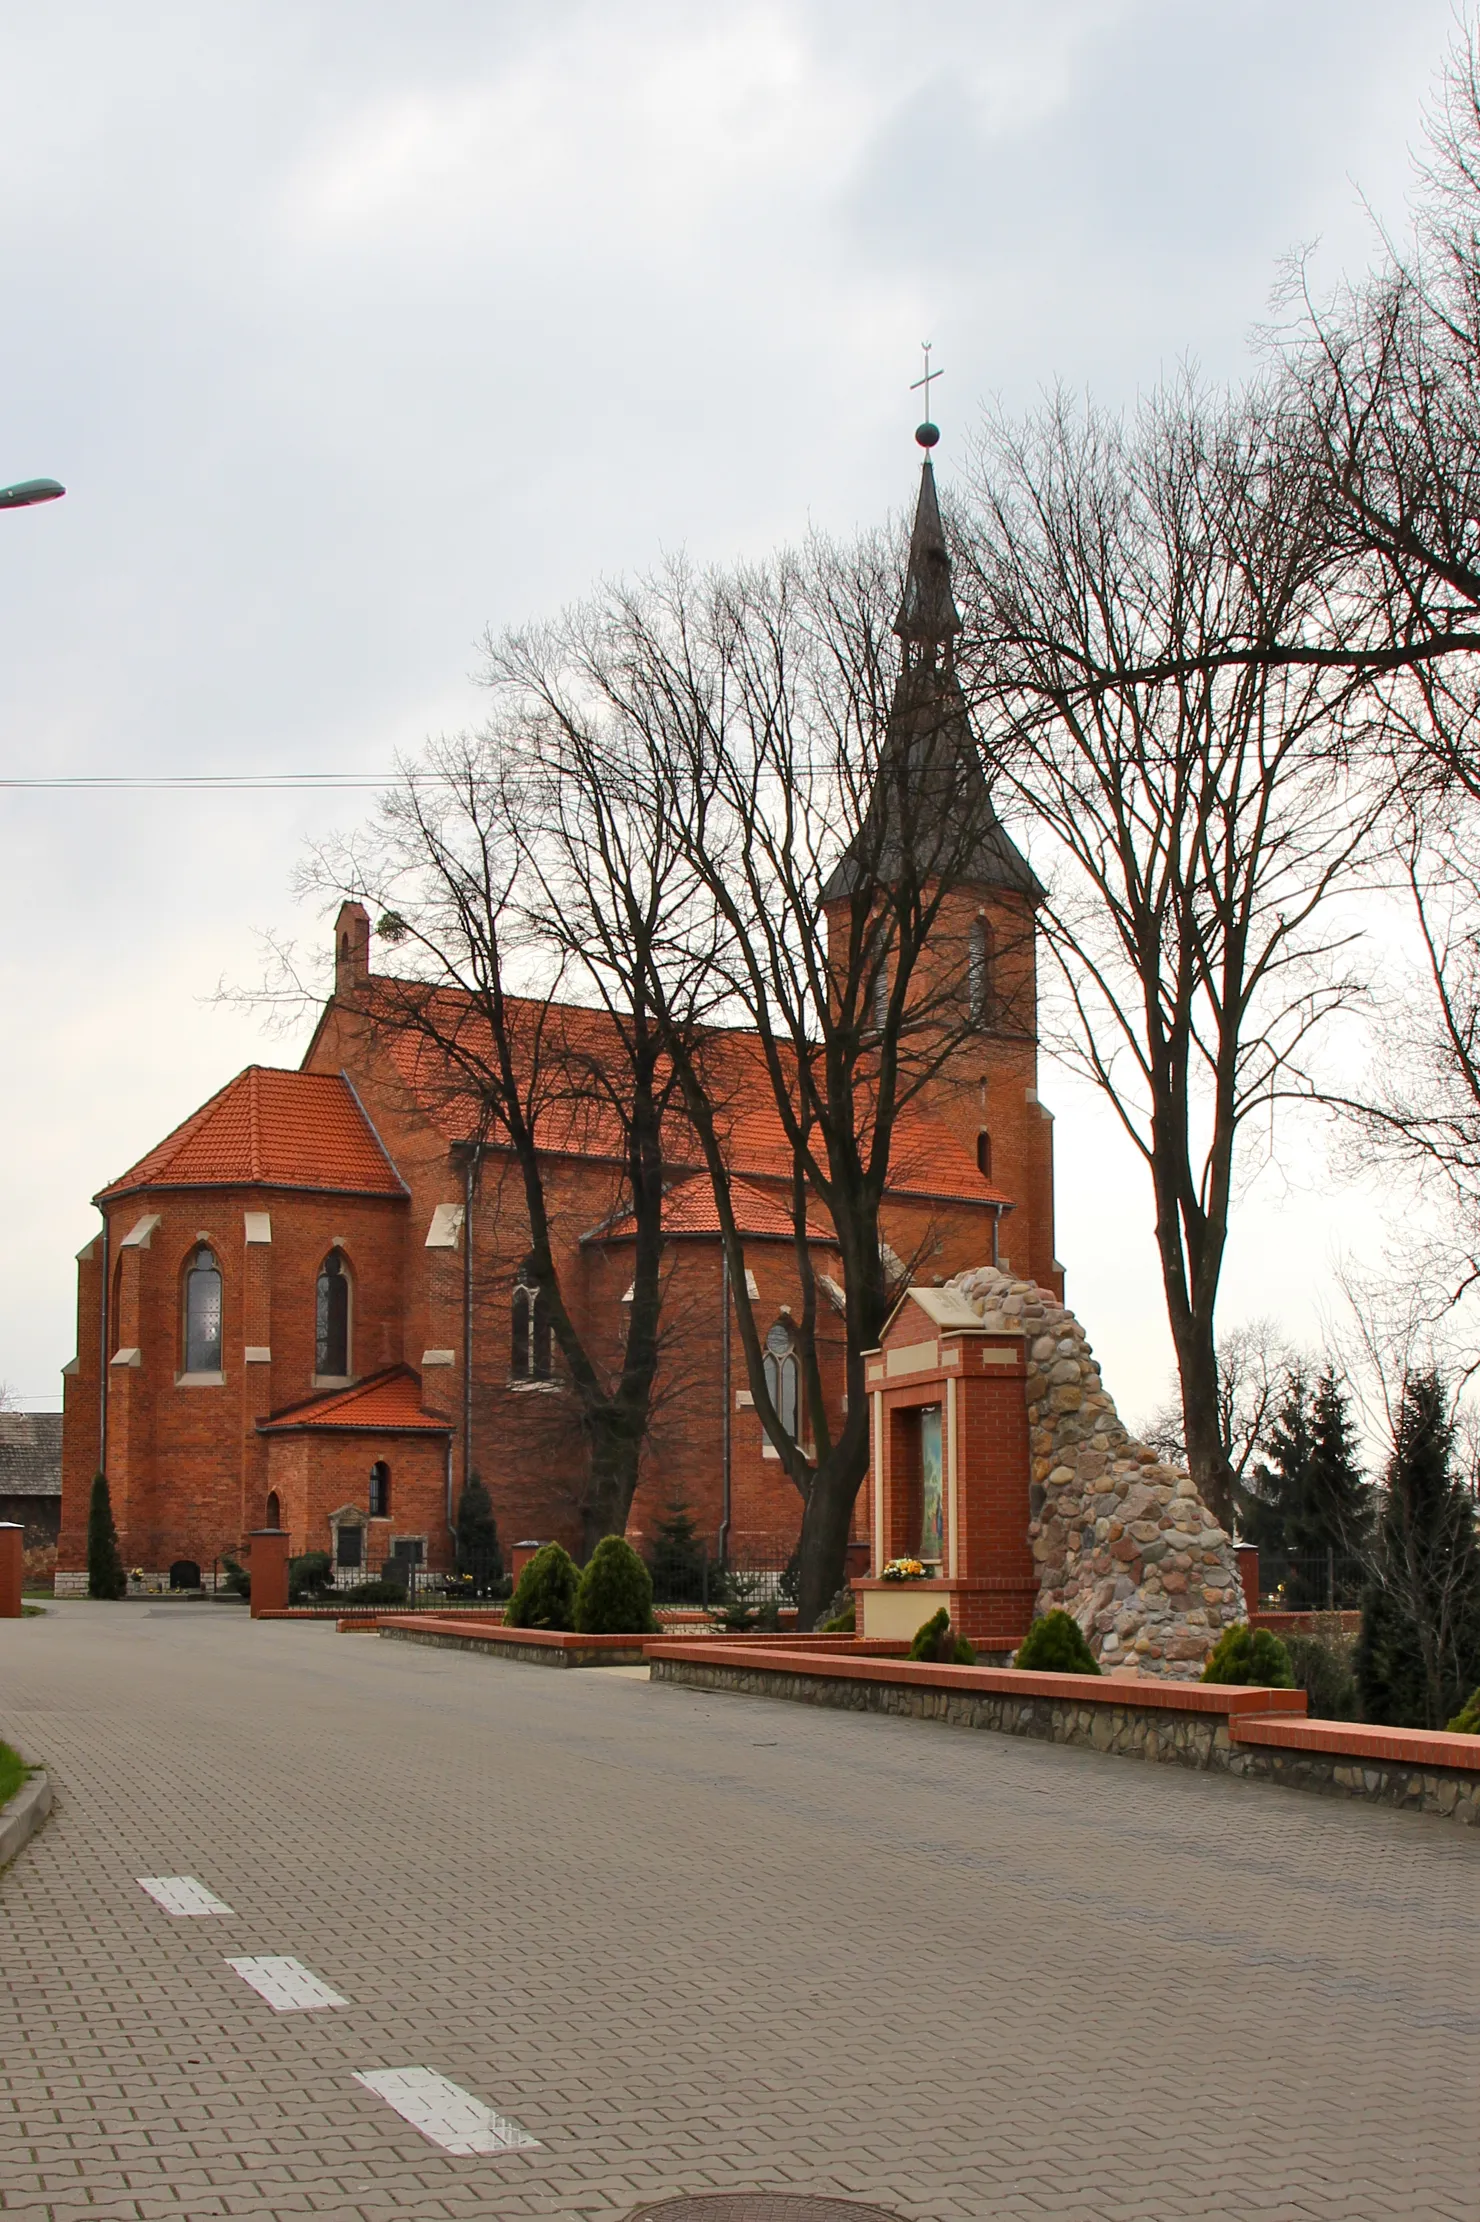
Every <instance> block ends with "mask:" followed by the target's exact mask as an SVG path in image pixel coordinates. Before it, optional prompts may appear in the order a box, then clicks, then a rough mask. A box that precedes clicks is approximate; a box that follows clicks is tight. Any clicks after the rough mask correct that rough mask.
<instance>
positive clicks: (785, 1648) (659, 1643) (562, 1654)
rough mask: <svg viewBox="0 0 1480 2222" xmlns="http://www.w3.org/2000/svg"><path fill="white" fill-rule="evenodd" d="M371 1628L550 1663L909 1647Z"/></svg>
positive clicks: (418, 1618)
mask: <svg viewBox="0 0 1480 2222" xmlns="http://www.w3.org/2000/svg"><path fill="white" fill-rule="evenodd" d="M363 1625H364V1623H363V1622H361V1621H355V1620H349V1619H346V1620H343V1621H341V1623H340V1631H341V1633H342V1634H345V1635H348V1634H350V1633H352V1632H354V1631H356V1630H358V1628H360V1627H362V1626H363ZM374 1626H375V1629H376V1631H377V1633H381V1634H384V1633H391V1634H393V1635H396V1636H410V1637H413V1638H415V1639H417V1640H419V1641H421V1642H423V1643H440V1644H442V1645H444V1646H445V1645H448V1644H452V1643H455V1644H456V1645H457V1646H458V1648H459V1649H461V1650H464V1651H476V1650H484V1649H486V1650H489V1651H492V1652H500V1651H503V1652H512V1653H514V1654H515V1655H519V1656H523V1657H524V1658H526V1659H529V1658H530V1657H531V1656H534V1657H536V1658H538V1659H539V1660H540V1662H541V1663H544V1662H545V1661H548V1663H549V1664H550V1665H552V1666H566V1665H580V1666H641V1665H642V1664H643V1663H644V1661H645V1660H648V1659H651V1658H652V1657H653V1655H654V1654H655V1653H662V1652H666V1651H668V1650H669V1649H670V1648H672V1647H673V1646H674V1645H675V1644H677V1645H680V1646H681V1647H682V1648H683V1649H685V1650H689V1651H698V1652H699V1653H700V1654H701V1656H704V1657H708V1656H709V1654H710V1653H711V1652H714V1651H716V1650H726V1651H734V1650H741V1651H743V1653H744V1655H745V1656H746V1657H749V1656H750V1654H751V1652H752V1650H754V1649H757V1648H758V1647H761V1646H764V1647H765V1648H766V1649H767V1650H769V1651H770V1652H773V1653H775V1654H776V1655H777V1656H779V1657H783V1658H791V1657H792V1656H794V1654H795V1653H796V1652H798V1651H805V1652H806V1653H807V1654H808V1655H809V1656H831V1655H832V1654H834V1653H836V1652H838V1651H864V1652H867V1653H868V1654H869V1656H870V1657H872V1658H878V1659H902V1658H903V1657H904V1655H905V1652H906V1651H907V1650H908V1649H909V1646H908V1644H907V1643H905V1642H904V1641H902V1640H894V1639H892V1638H891V1639H885V1638H883V1637H875V1638H873V1639H872V1640H871V1641H864V1640H861V1639H860V1638H858V1637H856V1636H789V1635H779V1636H778V1635H776V1634H774V1633H767V1634H765V1635H762V1636H757V1635H754V1634H750V1635H744V1634H742V1635H728V1634H721V1635H706V1636H663V1635H657V1636H646V1635H640V1634H639V1635H628V1636H577V1635H571V1634H568V1633H567V1632H566V1631H565V1630H564V1629H559V1628H508V1627H505V1626H504V1624H503V1622H502V1621H501V1620H494V1619H493V1618H492V1617H488V1618H480V1617H479V1616H478V1615H477V1614H476V1613H469V1612H461V1613H448V1614H447V1615H445V1616H441V1615H438V1614H437V1613H429V1612H419V1613H393V1612H392V1613H387V1612H382V1613H380V1614H378V1615H377V1616H376V1619H375V1622H374Z"/></svg>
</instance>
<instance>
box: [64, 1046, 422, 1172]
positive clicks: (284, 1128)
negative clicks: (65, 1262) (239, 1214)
mask: <svg viewBox="0 0 1480 2222" xmlns="http://www.w3.org/2000/svg"><path fill="white" fill-rule="evenodd" d="M239 1187H261V1188H310V1189H318V1190H329V1191H335V1192H337V1193H339V1194H341V1195H351V1196H404V1195H405V1193H406V1188H405V1184H404V1182H403V1181H402V1180H401V1177H400V1175H399V1174H398V1173H397V1171H396V1168H395V1166H394V1165H393V1164H392V1163H391V1161H390V1159H389V1158H388V1157H387V1155H386V1153H385V1151H384V1149H382V1147H381V1145H380V1142H379V1140H378V1138H377V1136H376V1133H375V1130H374V1128H373V1127H372V1126H371V1124H370V1122H369V1120H368V1119H367V1118H366V1116H365V1113H364V1111H363V1110H362V1109H361V1106H360V1102H359V1098H358V1097H357V1096H356V1094H355V1092H354V1090H353V1088H352V1087H351V1086H350V1085H349V1082H348V1081H347V1080H346V1079H345V1078H344V1077H343V1075H342V1074H340V1073H327V1072H322V1073H321V1072H286V1071H282V1070H279V1069H277V1068H276V1067H274V1066H271V1065H248V1067H247V1069H246V1071H245V1072H239V1073H238V1074H237V1076H236V1078H235V1080H229V1081H228V1082H227V1084H226V1086H225V1087H224V1088H222V1089H221V1090H220V1092H219V1093H218V1094H217V1095H214V1096H212V1097H211V1100H210V1102H209V1103H204V1104H202V1105H201V1107H200V1109H199V1110H198V1111H196V1112H194V1113H192V1115H191V1116H190V1117H189V1118H188V1119H187V1120H186V1121H185V1123H184V1125H183V1126H177V1127H176V1129H175V1131H174V1133H173V1134H171V1135H168V1136H166V1138H165V1140H164V1141H163V1142H161V1143H160V1144H159V1145H158V1147H157V1148H155V1149H152V1150H151V1151H150V1152H149V1154H148V1156H147V1157H141V1158H140V1159H139V1162H138V1164H137V1165H134V1166H131V1167H130V1169H129V1171H128V1172H126V1173H124V1174H123V1175H122V1176H121V1177H120V1178H119V1179H118V1180H115V1181H111V1182H110V1183H109V1185H108V1186H107V1187H106V1188H105V1189H103V1191H102V1192H101V1194H100V1195H99V1196H97V1197H96V1198H95V1201H96V1202H98V1203H106V1202H107V1201H108V1200H109V1199H110V1198H112V1197H115V1196H127V1195H129V1194H131V1193H132V1192H133V1191H134V1190H135V1189H140V1188H239Z"/></svg>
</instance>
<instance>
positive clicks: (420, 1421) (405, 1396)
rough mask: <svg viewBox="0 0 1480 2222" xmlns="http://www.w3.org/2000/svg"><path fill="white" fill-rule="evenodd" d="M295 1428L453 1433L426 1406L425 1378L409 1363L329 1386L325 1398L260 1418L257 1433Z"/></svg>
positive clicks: (289, 1406) (271, 1433)
mask: <svg viewBox="0 0 1480 2222" xmlns="http://www.w3.org/2000/svg"><path fill="white" fill-rule="evenodd" d="M297 1428H343V1429H345V1430H347V1431H348V1432H350V1433H355V1432H359V1433H362V1434H363V1433H371V1434H382V1435H408V1434H415V1435H449V1434H451V1432H452V1430H451V1426H450V1424H449V1423H448V1422H447V1421H446V1420H439V1419H438V1417H437V1415H436V1413H435V1412H428V1411H426V1410H425V1409H424V1407H423V1405H422V1401H421V1376H420V1374H417V1373H413V1372H412V1370H411V1368H410V1367H409V1366H391V1367H390V1368H389V1369H388V1371H386V1372H385V1373H375V1374H372V1375H371V1376H370V1378H369V1380H368V1381H357V1382H356V1383H355V1384H354V1386H353V1388H349V1389H331V1390H330V1391H329V1393H328V1395H327V1396H316V1397H310V1398H309V1399H308V1401H307V1402H306V1403H304V1404H290V1405H288V1406H287V1407H286V1408H285V1409H284V1410H283V1411H281V1412H274V1413H273V1414H272V1415H271V1417H270V1418H268V1419H265V1420H259V1421H258V1422H257V1432H258V1434H259V1435H279V1434H287V1433H289V1432H290V1431H291V1430H293V1429H297Z"/></svg>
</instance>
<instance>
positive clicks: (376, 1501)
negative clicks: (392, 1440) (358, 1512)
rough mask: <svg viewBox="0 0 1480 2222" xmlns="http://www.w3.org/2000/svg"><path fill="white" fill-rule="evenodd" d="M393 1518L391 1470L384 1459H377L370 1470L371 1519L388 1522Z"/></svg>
mask: <svg viewBox="0 0 1480 2222" xmlns="http://www.w3.org/2000/svg"><path fill="white" fill-rule="evenodd" d="M390 1516H391V1470H390V1467H389V1466H388V1465H387V1464H386V1462H385V1460H384V1459H383V1458H377V1459H376V1461H375V1464H374V1465H373V1466H372V1467H371V1469H370V1517H371V1519H372V1520H388V1519H389V1518H390Z"/></svg>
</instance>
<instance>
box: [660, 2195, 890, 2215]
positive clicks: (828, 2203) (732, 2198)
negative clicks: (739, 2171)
mask: <svg viewBox="0 0 1480 2222" xmlns="http://www.w3.org/2000/svg"><path fill="white" fill-rule="evenodd" d="M627 2222H900V2217H899V2216H898V2215H897V2214H890V2213H888V2212H886V2210H885V2209H884V2208H883V2207H861V2206H859V2205H858V2203H857V2201H856V2200H853V2199H796V2198H792V2197H790V2196H789V2195H787V2194H785V2193H782V2192H776V2191H720V2192H711V2193H706V2194H704V2195H703V2196H702V2197H700V2198H695V2199H660V2200H659V2201H658V2203H657V2205H656V2206H643V2207H634V2208H633V2209H632V2212H631V2213H630V2214H629V2215H628V2217H627Z"/></svg>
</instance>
